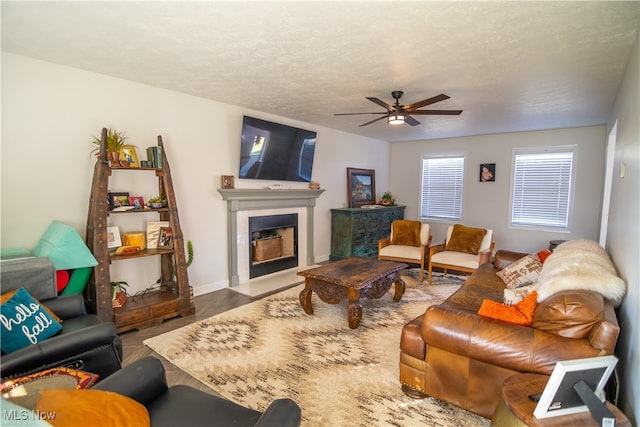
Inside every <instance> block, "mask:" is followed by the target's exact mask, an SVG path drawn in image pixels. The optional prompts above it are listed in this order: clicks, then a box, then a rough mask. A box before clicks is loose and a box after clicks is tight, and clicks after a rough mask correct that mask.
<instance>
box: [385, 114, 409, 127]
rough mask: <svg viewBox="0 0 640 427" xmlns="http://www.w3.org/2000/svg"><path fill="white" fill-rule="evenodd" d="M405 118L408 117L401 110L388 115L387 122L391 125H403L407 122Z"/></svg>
mask: <svg viewBox="0 0 640 427" xmlns="http://www.w3.org/2000/svg"><path fill="white" fill-rule="evenodd" d="M405 120H406V117H405V115H404V113H400V112H395V113H391V114H389V117H387V123H389V124H390V125H401V124H403V123H404V122H405Z"/></svg>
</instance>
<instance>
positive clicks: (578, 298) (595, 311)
mask: <svg viewBox="0 0 640 427" xmlns="http://www.w3.org/2000/svg"><path fill="white" fill-rule="evenodd" d="M603 317H604V299H603V297H602V295H600V294H598V293H596V292H589V291H562V292H558V293H556V294H554V295H552V296H550V297H549V298H547V299H545V300H543V301H541V302H539V304H538V306H537V307H536V311H535V313H534V315H533V322H532V324H531V326H532V327H534V328H536V329H539V330H541V331H546V332H549V333H552V334H555V335H558V336H561V337H565V338H586V337H587V336H589V334H590V332H591V330H592V329H593V327H594V326H595V325H596V324H598V323H600V321H601V320H602V319H603Z"/></svg>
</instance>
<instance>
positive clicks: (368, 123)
mask: <svg viewBox="0 0 640 427" xmlns="http://www.w3.org/2000/svg"><path fill="white" fill-rule="evenodd" d="M386 117H387V115H386V114H385V115H384V116H382V117H378V118H377V119H373V120H371V121H370V122H367V123H363V124H361V125H360V126H359V127H362V126H367V125H370V124H371V123H374V122H377V121H378V120H382V119H384V118H386Z"/></svg>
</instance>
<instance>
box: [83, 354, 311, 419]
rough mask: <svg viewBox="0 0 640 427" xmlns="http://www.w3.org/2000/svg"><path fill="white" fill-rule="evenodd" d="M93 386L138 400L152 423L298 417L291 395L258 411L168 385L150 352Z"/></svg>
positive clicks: (298, 411) (162, 371) (159, 363)
mask: <svg viewBox="0 0 640 427" xmlns="http://www.w3.org/2000/svg"><path fill="white" fill-rule="evenodd" d="M93 389H94V390H104V391H111V392H115V393H118V394H121V395H124V396H127V397H130V398H132V399H134V400H136V401H137V402H139V403H141V404H142V405H144V406H145V407H146V408H147V411H148V412H149V418H150V420H151V426H155V427H157V426H170V427H173V426H182V427H188V426H204V425H206V426H231V425H233V426H261V427H267V426H273V427H289V426H291V427H297V426H299V425H300V423H301V420H302V414H301V410H300V407H299V406H298V405H297V404H296V403H295V402H294V401H293V400H291V399H276V400H274V401H273V402H271V405H269V407H268V408H267V409H266V410H265V412H259V411H256V410H253V409H249V408H245V407H244V406H241V405H238V404H237V403H234V402H232V401H230V400H227V399H224V398H222V397H219V396H216V395H213V394H209V393H205V392H204V391H200V390H197V389H195V388H193V387H189V386H186V385H174V386H171V387H168V385H167V379H166V375H165V371H164V367H163V366H162V363H161V362H160V361H159V360H158V359H156V358H154V357H150V356H147V357H144V358H142V359H140V360H138V361H136V362H134V363H132V364H130V365H127V366H125V367H124V368H122V369H121V370H120V371H118V372H116V373H114V374H112V375H111V376H110V377H108V378H106V379H104V380H103V381H101V382H99V383H98V384H96V385H95V386H94V387H93Z"/></svg>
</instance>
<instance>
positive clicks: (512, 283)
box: [496, 254, 542, 289]
mask: <svg viewBox="0 0 640 427" xmlns="http://www.w3.org/2000/svg"><path fill="white" fill-rule="evenodd" d="M541 270H542V263H541V262H540V259H539V258H538V255H537V254H529V255H527V256H525V257H523V258H520V259H519V260H517V261H514V262H513V263H511V264H510V265H508V266H507V267H505V268H504V269H502V270H500V271H498V272H497V273H496V274H497V275H498V277H500V278H501V279H502V281H504V283H505V284H506V285H507V288H509V289H515V288H519V287H521V286H526V285H530V284H532V283H535V282H537V281H538V276H539V275H540V271H541Z"/></svg>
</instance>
